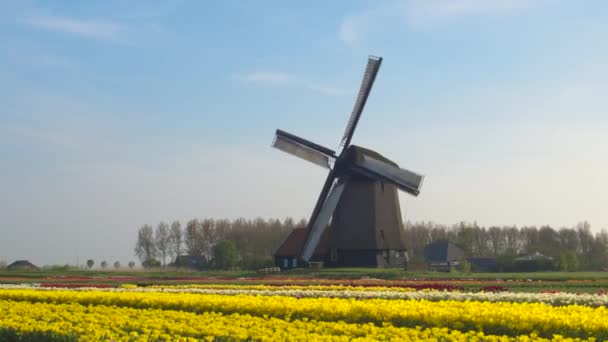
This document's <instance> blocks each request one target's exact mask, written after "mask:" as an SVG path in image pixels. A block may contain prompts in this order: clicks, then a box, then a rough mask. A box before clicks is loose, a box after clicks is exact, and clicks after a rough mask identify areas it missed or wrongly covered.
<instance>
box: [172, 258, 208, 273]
mask: <svg viewBox="0 0 608 342" xmlns="http://www.w3.org/2000/svg"><path fill="white" fill-rule="evenodd" d="M205 262H206V259H205V257H204V256H201V255H178V256H177V257H176V258H175V261H174V262H173V266H175V267H183V268H191V269H195V270H202V269H203V268H205Z"/></svg>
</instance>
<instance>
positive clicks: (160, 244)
mask: <svg viewBox="0 0 608 342" xmlns="http://www.w3.org/2000/svg"><path fill="white" fill-rule="evenodd" d="M154 243H155V244H156V250H157V251H158V254H159V255H160V260H161V261H162V265H163V266H165V262H166V260H167V254H168V253H169V225H168V224H166V223H165V222H161V223H159V224H158V226H156V234H154Z"/></svg>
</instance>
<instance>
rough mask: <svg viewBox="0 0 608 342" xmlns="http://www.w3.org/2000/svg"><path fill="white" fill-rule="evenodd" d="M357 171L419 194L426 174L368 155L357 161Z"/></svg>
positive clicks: (410, 192)
mask: <svg viewBox="0 0 608 342" xmlns="http://www.w3.org/2000/svg"><path fill="white" fill-rule="evenodd" d="M354 170H355V171H358V172H360V173H363V174H365V175H366V176H371V177H372V178H378V179H380V180H383V181H386V182H390V183H393V184H395V185H396V186H397V187H399V188H400V189H401V190H403V191H405V192H407V193H409V194H411V195H414V196H418V194H419V193H420V188H421V187H422V182H423V181H424V176H422V175H419V174H417V173H415V172H412V171H409V170H405V169H401V168H399V167H396V166H393V165H391V164H388V163H385V162H383V161H381V160H378V159H376V158H372V157H370V156H368V155H362V156H361V158H358V159H357V160H356V161H355V168H354Z"/></svg>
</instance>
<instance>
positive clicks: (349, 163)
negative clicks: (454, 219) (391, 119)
mask: <svg viewBox="0 0 608 342" xmlns="http://www.w3.org/2000/svg"><path fill="white" fill-rule="evenodd" d="M381 63H382V58H381V57H375V56H370V57H369V59H368V61H367V67H366V69H365V74H364V76H363V81H362V83H361V88H360V90H359V94H358V97H357V100H356V102H355V106H354V109H353V111H352V114H351V116H350V120H349V121H348V124H347V126H346V130H345V131H344V136H343V137H342V140H341V142H340V146H341V147H342V150H341V151H340V153H339V154H336V152H335V151H333V150H331V149H329V148H326V147H324V146H321V145H318V144H315V143H313V142H311V141H309V140H306V139H303V138H300V137H298V136H295V135H293V134H290V133H287V132H285V131H282V130H277V131H276V134H275V137H274V141H273V144H272V146H273V147H275V148H277V149H280V150H282V151H284V152H287V153H289V154H292V155H294V156H297V157H300V158H302V159H305V160H307V161H309V162H312V163H314V164H317V165H319V166H321V167H324V168H326V169H328V170H329V174H328V175H327V179H326V180H325V184H324V185H323V188H322V190H321V193H320V195H319V198H318V199H317V203H316V205H315V207H314V210H313V212H312V215H311V217H310V220H309V223H308V227H307V231H306V235H305V236H306V237H305V239H304V241H303V242H302V245H301V246H300V251H299V255H298V257H299V259H300V260H303V261H305V262H309V261H311V257H313V254H314V253H315V250H316V249H317V247H318V246H319V243H320V241H321V239H325V240H327V242H326V244H327V245H328V246H329V247H328V248H329V251H330V253H329V254H330V255H329V256H328V257H327V258H328V259H329V260H328V261H329V263H330V264H334V265H339V266H379V267H386V266H397V265H399V264H402V263H403V259H404V258H405V241H404V237H403V231H402V227H401V226H402V219H401V210H400V208H399V198H398V196H397V189H400V190H402V191H405V192H407V193H408V194H411V195H413V196H417V195H418V194H419V192H420V188H421V186H422V181H423V179H424V177H423V176H421V175H419V174H416V173H414V172H411V171H408V170H405V169H401V168H399V166H398V165H397V164H396V163H394V162H392V161H390V160H389V159H387V158H385V157H383V156H382V155H380V154H379V153H377V152H375V151H372V150H369V149H366V148H363V147H359V146H355V145H351V140H352V138H353V134H354V132H355V129H356V128H357V123H358V122H359V119H360V118H361V113H362V112H363V108H364V107H365V103H366V102H367V98H368V96H369V93H370V91H371V89H372V86H373V84H374V80H375V79H376V74H377V73H378V70H379V68H380V64H381ZM330 220H331V226H329V224H330ZM328 227H329V231H326V230H327V229H328ZM328 233H329V234H328Z"/></svg>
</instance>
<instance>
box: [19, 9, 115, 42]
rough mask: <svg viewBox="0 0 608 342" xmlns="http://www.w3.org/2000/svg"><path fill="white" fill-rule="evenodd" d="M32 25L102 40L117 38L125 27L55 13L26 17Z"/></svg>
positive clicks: (27, 21)
mask: <svg viewBox="0 0 608 342" xmlns="http://www.w3.org/2000/svg"><path fill="white" fill-rule="evenodd" d="M26 23H27V24H28V25H30V26H33V27H36V28H40V29H43V30H47V31H53V32H60V33H68V34H73V35H78V36H82V37H86V38H93V39H100V40H110V41H114V40H117V39H118V38H119V37H120V35H121V33H123V32H124V31H125V27H124V26H122V25H120V24H117V23H113V22H106V21H97V20H82V19H76V18H68V17H61V16H55V15H42V16H33V17H30V18H28V19H26Z"/></svg>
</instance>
